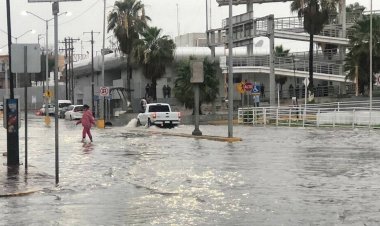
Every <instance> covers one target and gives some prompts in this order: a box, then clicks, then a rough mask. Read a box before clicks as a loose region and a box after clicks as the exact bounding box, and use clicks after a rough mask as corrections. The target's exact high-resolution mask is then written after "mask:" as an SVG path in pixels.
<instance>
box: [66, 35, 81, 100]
mask: <svg viewBox="0 0 380 226" xmlns="http://www.w3.org/2000/svg"><path fill="white" fill-rule="evenodd" d="M74 41H79V39H73V38H70V37H68V38H65V42H64V43H65V55H66V59H67V62H66V65H65V70H66V90H67V91H66V99H70V100H71V102H72V103H73V104H74V69H73V64H74V62H73V55H74V54H73V52H74ZM67 52H68V53H67ZM67 65H68V66H67Z"/></svg>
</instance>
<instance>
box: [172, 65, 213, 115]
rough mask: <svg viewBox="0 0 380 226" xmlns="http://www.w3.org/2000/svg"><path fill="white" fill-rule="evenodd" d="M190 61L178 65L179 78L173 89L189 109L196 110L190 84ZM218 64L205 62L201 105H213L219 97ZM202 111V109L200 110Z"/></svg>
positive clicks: (201, 85) (201, 87)
mask: <svg viewBox="0 0 380 226" xmlns="http://www.w3.org/2000/svg"><path fill="white" fill-rule="evenodd" d="M190 60H191V58H190V59H189V60H184V61H181V62H179V63H178V65H177V74H178V78H177V79H176V81H175V86H174V88H173V92H174V96H175V97H176V98H177V99H178V101H179V102H181V103H182V104H184V105H185V107H186V108H188V109H194V92H193V84H192V83H191V82H190V78H191V69H190ZM217 67H218V65H217V64H215V63H212V62H210V61H208V60H207V58H205V59H204V60H203V71H204V82H203V83H202V84H200V87H199V89H200V95H199V97H200V100H199V103H200V105H202V103H212V102H214V101H215V100H216V98H217V97H218V95H219V79H218V77H217V75H216V68H217ZM199 109H201V108H199Z"/></svg>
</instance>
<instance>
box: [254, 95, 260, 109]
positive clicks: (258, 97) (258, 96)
mask: <svg viewBox="0 0 380 226" xmlns="http://www.w3.org/2000/svg"><path fill="white" fill-rule="evenodd" d="M253 102H254V105H255V107H260V95H254V96H253Z"/></svg>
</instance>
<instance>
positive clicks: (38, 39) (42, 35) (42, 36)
mask: <svg viewBox="0 0 380 226" xmlns="http://www.w3.org/2000/svg"><path fill="white" fill-rule="evenodd" d="M44 38H45V37H44V34H38V36H37V42H38V45H39V44H40V39H44Z"/></svg>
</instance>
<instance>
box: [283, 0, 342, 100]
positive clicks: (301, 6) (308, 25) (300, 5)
mask: <svg viewBox="0 0 380 226" xmlns="http://www.w3.org/2000/svg"><path fill="white" fill-rule="evenodd" d="M339 1H340V0H293V2H292V3H291V5H290V9H291V11H292V12H297V13H298V17H304V24H303V27H304V29H305V30H306V31H307V33H309V34H310V43H309V90H310V91H311V92H312V93H314V81H313V52H314V35H317V34H319V33H320V32H321V31H322V30H323V27H324V25H325V24H327V23H328V22H329V15H330V13H332V12H334V13H335V12H336V11H337V10H336V5H337V3H339Z"/></svg>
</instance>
